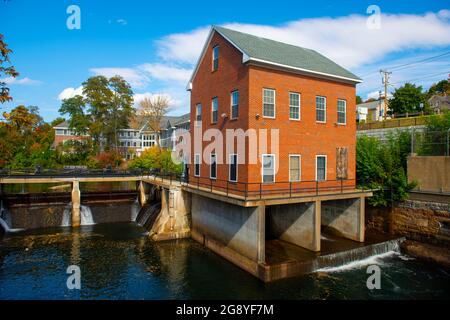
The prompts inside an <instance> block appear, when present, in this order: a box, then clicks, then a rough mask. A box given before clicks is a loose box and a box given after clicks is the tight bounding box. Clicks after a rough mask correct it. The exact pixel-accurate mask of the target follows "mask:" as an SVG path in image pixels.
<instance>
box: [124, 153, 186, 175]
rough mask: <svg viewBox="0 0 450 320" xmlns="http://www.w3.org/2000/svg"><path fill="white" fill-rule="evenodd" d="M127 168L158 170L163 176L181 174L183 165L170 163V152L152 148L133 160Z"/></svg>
mask: <svg viewBox="0 0 450 320" xmlns="http://www.w3.org/2000/svg"><path fill="white" fill-rule="evenodd" d="M129 168H130V169H146V170H149V169H150V170H151V169H154V170H159V171H160V172H161V173H163V174H181V173H182V170H183V165H182V164H176V163H174V162H173V161H172V154H171V151H170V150H166V149H164V150H162V149H160V148H158V147H153V148H149V149H147V150H145V151H144V152H142V154H141V155H140V156H139V157H137V158H135V159H133V160H132V161H131V162H130V164H129Z"/></svg>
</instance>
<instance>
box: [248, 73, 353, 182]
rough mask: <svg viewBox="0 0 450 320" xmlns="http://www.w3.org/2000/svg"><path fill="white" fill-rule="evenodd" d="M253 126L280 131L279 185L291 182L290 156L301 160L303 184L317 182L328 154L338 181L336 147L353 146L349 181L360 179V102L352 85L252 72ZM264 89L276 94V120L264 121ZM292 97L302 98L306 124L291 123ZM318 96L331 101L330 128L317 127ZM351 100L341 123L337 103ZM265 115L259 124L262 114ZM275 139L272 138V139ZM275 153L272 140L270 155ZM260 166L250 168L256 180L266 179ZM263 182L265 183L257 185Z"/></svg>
mask: <svg viewBox="0 0 450 320" xmlns="http://www.w3.org/2000/svg"><path fill="white" fill-rule="evenodd" d="M249 83H250V103H249V105H250V108H249V125H250V127H251V128H258V129H263V128H265V129H270V128H278V129H279V140H280V144H279V153H280V159H277V160H276V163H277V165H279V170H278V173H277V175H276V181H277V182H278V181H279V182H281V181H289V154H300V155H301V169H302V170H301V171H302V172H301V178H302V180H304V181H306V180H315V179H316V176H315V172H316V171H315V170H316V169H315V161H316V160H315V158H316V155H327V180H334V179H336V148H337V147H348V178H349V179H354V178H355V157H356V151H355V150H356V120H355V117H356V113H355V112H356V102H355V87H354V85H351V84H343V83H339V82H333V81H327V80H323V79H315V78H311V77H307V76H303V75H298V74H293V73H287V72H283V71H276V70H270V69H264V68H261V67H256V66H251V67H250V81H249ZM263 88H269V89H275V90H276V118H275V119H270V118H263V117H262V91H263ZM289 92H297V93H300V97H301V98H300V99H301V103H300V121H295V120H289ZM316 96H324V97H326V101H327V108H326V123H317V122H316ZM338 99H344V100H346V101H347V121H346V122H347V124H346V125H335V123H336V122H337V100H338ZM257 114H259V115H260V117H259V119H257V118H256V115H257ZM269 137H270V135H269ZM268 151H269V152H268V153H270V152H271V150H270V139H269V150H268ZM260 168H261V167H260V165H251V166H249V168H248V170H249V176H250V177H252V180H253V181H256V180H258V179H259V177H260V170H261V169H260ZM257 182H260V181H257Z"/></svg>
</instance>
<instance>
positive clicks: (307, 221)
mask: <svg viewBox="0 0 450 320" xmlns="http://www.w3.org/2000/svg"><path fill="white" fill-rule="evenodd" d="M320 209H321V203H320V201H314V202H306V203H296V204H285V205H275V206H271V207H270V210H269V211H268V216H267V217H266V219H268V223H267V230H266V232H268V234H269V238H276V239H280V240H283V241H286V242H289V243H292V244H295V245H297V246H300V247H303V248H305V249H308V250H311V251H314V252H317V251H320Z"/></svg>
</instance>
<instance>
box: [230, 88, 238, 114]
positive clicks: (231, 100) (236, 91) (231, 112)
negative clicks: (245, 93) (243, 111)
mask: <svg viewBox="0 0 450 320" xmlns="http://www.w3.org/2000/svg"><path fill="white" fill-rule="evenodd" d="M234 93H237V104H233V94H234ZM230 105H231V106H230V119H237V118H239V90H233V91H231V93H230ZM234 106H236V107H237V117H233V107H234Z"/></svg>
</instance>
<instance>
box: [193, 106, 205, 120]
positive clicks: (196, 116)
mask: <svg viewBox="0 0 450 320" xmlns="http://www.w3.org/2000/svg"><path fill="white" fill-rule="evenodd" d="M199 107H200V108H199ZM202 108H203V107H202V104H201V103H197V104H196V105H195V121H196V122H197V121H199V122H200V121H202V120H203V117H202V116H203V112H202V111H203V110H202ZM198 110H200V114H199V112H198ZM198 116H200V120H198Z"/></svg>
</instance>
